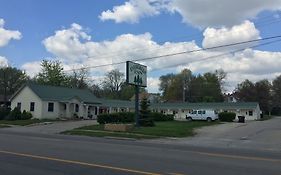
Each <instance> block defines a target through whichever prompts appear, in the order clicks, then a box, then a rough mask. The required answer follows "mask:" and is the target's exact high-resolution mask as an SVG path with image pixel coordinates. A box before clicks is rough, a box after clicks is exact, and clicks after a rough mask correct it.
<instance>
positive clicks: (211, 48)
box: [64, 35, 281, 72]
mask: <svg viewBox="0 0 281 175" xmlns="http://www.w3.org/2000/svg"><path fill="white" fill-rule="evenodd" d="M276 38H281V35H276V36H271V37H266V38H261V39H254V40H248V41H242V42H236V43H231V44H224V45H218V46H213V47H206V48H200V49H195V50H189V51H183V52H176V53H171V54H165V55H159V56H152V57H145V58H139V59H132V60H128V61H145V60H151V59H156V58H163V57H171V56H176V55H182V54H187V53H194V52H200V51H206V50H214V49H219V48H225V47H230V46H237V45H242V44H248V43H253V42H258V41H266V40H271V39H276ZM124 63H126V61H121V62H116V63H109V64H101V65H97V66H87V67H82V68H77V69H72V70H64V71H65V72H69V71H73V70H80V69H93V68H100V67H106V66H114V65H119V64H124Z"/></svg>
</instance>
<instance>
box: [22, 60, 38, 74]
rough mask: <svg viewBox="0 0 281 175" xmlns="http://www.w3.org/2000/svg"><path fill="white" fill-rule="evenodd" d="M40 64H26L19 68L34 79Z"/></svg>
mask: <svg viewBox="0 0 281 175" xmlns="http://www.w3.org/2000/svg"><path fill="white" fill-rule="evenodd" d="M40 64H41V61H34V62H28V63H25V64H23V65H22V66H21V69H23V70H24V71H25V72H26V74H27V75H28V76H30V77H34V76H35V75H37V74H38V73H39V72H40V70H41V66H40Z"/></svg>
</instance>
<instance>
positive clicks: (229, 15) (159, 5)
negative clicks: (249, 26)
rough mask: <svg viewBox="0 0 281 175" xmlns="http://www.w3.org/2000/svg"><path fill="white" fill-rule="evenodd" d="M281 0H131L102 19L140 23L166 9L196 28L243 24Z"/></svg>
mask: <svg viewBox="0 0 281 175" xmlns="http://www.w3.org/2000/svg"><path fill="white" fill-rule="evenodd" d="M280 9H281V0H267V1H264V0H247V1H245V0H236V1H226V0H212V1H207V0H200V1H198V0H129V1H127V2H125V4H123V5H120V6H114V7H113V10H107V11H104V12H102V14H101V15H100V16H99V18H100V19H101V20H102V21H105V20H114V21H115V22H116V23H121V22H128V23H136V22H138V21H139V19H140V18H143V17H150V16H155V15H158V14H159V13H163V12H172V13H179V14H180V15H181V16H182V21H183V22H184V23H188V24H191V25H193V26H196V27H200V28H205V27H209V26H211V27H221V26H233V25H237V24H240V23H241V22H243V21H244V20H246V19H252V18H255V17H256V16H257V14H259V13H260V12H262V11H265V10H271V11H275V10H280Z"/></svg>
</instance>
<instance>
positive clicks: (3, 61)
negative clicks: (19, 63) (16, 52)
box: [0, 20, 8, 67]
mask: <svg viewBox="0 0 281 175" xmlns="http://www.w3.org/2000/svg"><path fill="white" fill-rule="evenodd" d="M0 24H1V20H0ZM7 66H8V60H7V58H5V57H2V56H0V67H7Z"/></svg>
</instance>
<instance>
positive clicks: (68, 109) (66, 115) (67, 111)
mask: <svg viewBox="0 0 281 175" xmlns="http://www.w3.org/2000/svg"><path fill="white" fill-rule="evenodd" d="M65 105H66V111H65V117H66V118H71V114H70V103H65Z"/></svg>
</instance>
